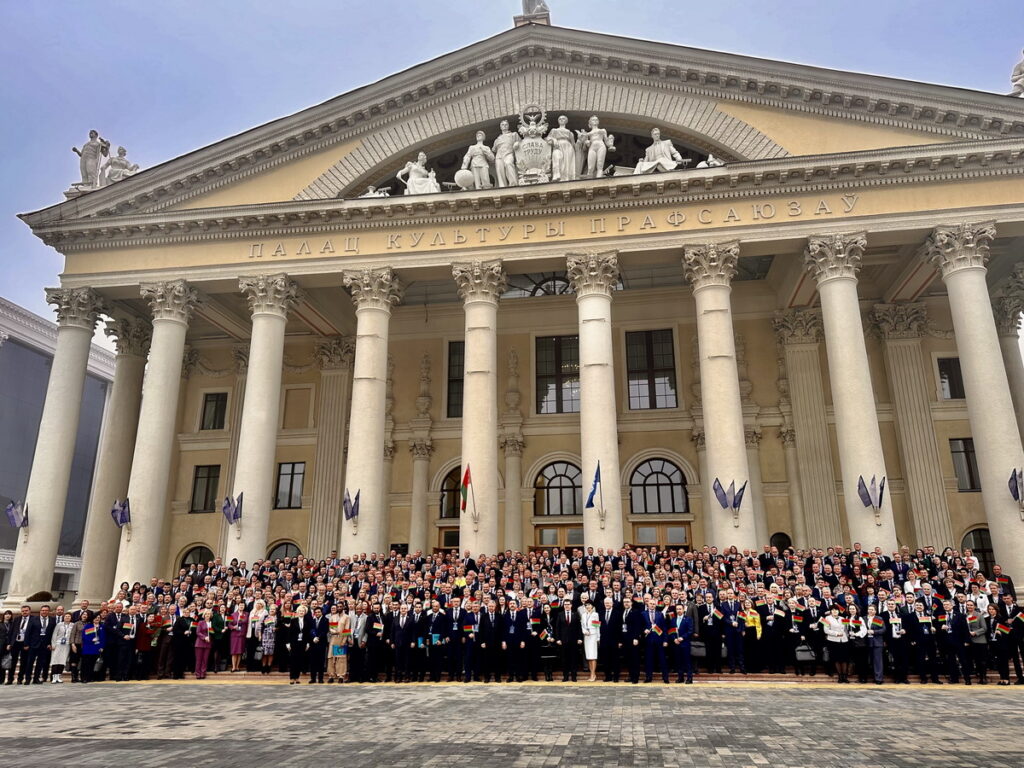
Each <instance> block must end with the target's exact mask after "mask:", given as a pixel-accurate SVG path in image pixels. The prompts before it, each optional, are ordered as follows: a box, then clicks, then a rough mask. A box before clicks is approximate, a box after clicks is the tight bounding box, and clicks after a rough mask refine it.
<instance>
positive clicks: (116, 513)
mask: <svg viewBox="0 0 1024 768" xmlns="http://www.w3.org/2000/svg"><path fill="white" fill-rule="evenodd" d="M110 516H111V517H112V518H114V525H116V526H117V527H118V528H124V527H125V526H126V525H127V524H128V523H130V522H131V521H132V513H131V508H130V507H129V505H128V499H125V500H124V501H118V500H117V499H115V500H114V506H113V508H111V510H110Z"/></svg>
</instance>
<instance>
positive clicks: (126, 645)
mask: <svg viewBox="0 0 1024 768" xmlns="http://www.w3.org/2000/svg"><path fill="white" fill-rule="evenodd" d="M142 624H143V619H142V617H141V616H139V609H138V608H137V607H136V606H134V605H131V606H128V613H126V614H123V621H122V622H121V623H120V624H118V625H117V626H116V627H115V630H116V634H115V635H113V637H111V639H110V642H114V641H115V638H116V642H117V644H118V649H117V669H116V670H111V671H110V678H111V679H112V680H117V681H118V682H127V681H128V680H131V679H132V672H133V671H134V670H133V667H134V666H135V664H134V662H135V638H136V637H138V635H139V633H140V632H141V631H142Z"/></svg>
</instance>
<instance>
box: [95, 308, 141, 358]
mask: <svg viewBox="0 0 1024 768" xmlns="http://www.w3.org/2000/svg"><path fill="white" fill-rule="evenodd" d="M103 333H104V334H105V335H106V337H107V338H108V339H113V340H114V343H115V345H116V346H117V354H119V355H134V356H135V357H145V356H146V355H147V353H148V352H149V342H150V340H151V339H152V338H153V324H152V323H150V322H149V320H147V319H145V318H142V317H119V318H115V319H113V320H107V323H106V326H105V328H104V329H103Z"/></svg>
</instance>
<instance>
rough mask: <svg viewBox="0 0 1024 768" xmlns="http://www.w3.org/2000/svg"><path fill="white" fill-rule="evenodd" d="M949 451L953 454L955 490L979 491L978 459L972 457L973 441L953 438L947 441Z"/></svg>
mask: <svg viewBox="0 0 1024 768" xmlns="http://www.w3.org/2000/svg"><path fill="white" fill-rule="evenodd" d="M949 451H950V453H952V454H953V471H954V472H956V488H957V490H958V491H980V490H981V479H980V478H979V477H978V459H977V458H976V457H975V455H974V439H973V438H970V437H963V438H954V439H952V440H950V441H949Z"/></svg>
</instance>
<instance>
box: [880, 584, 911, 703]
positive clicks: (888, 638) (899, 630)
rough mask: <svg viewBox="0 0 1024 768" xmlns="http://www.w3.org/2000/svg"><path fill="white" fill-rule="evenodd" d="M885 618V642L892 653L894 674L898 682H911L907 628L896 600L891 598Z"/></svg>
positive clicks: (884, 613) (883, 615) (886, 607)
mask: <svg viewBox="0 0 1024 768" xmlns="http://www.w3.org/2000/svg"><path fill="white" fill-rule="evenodd" d="M882 618H883V619H884V620H885V643H886V645H887V646H888V648H889V653H890V654H892V661H893V664H892V675H893V679H894V680H895V681H896V682H897V683H904V684H909V683H910V681H909V680H908V679H907V673H908V655H909V654H908V647H907V646H908V644H909V642H910V641H909V639H908V638H907V629H906V627H904V626H903V613H902V612H901V611H899V610H897V608H896V601H895V600H890V601H889V602H887V603H886V605H885V611H884V612H883V614H882Z"/></svg>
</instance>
